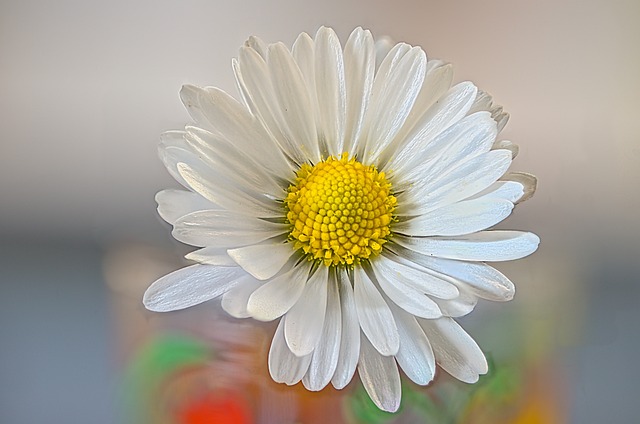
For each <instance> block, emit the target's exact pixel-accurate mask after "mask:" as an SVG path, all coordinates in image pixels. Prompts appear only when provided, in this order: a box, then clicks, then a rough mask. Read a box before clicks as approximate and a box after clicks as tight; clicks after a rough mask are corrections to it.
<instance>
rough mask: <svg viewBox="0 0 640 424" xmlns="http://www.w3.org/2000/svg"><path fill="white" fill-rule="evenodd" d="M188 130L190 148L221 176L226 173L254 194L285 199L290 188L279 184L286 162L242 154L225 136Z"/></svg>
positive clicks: (196, 128) (192, 129) (186, 140)
mask: <svg viewBox="0 0 640 424" xmlns="http://www.w3.org/2000/svg"><path fill="white" fill-rule="evenodd" d="M185 128H186V130H187V133H186V136H185V142H186V143H187V145H188V146H189V147H190V148H191V149H192V150H193V151H195V152H196V153H198V156H199V157H202V158H203V160H205V161H206V162H207V163H208V164H209V166H211V167H212V168H214V169H217V170H218V171H219V173H223V174H224V175H225V177H227V178H228V179H230V180H232V181H233V182H234V183H235V184H237V185H238V186H241V187H247V188H250V189H251V191H252V192H254V193H257V194H265V193H266V194H268V195H269V196H271V197H274V198H282V197H284V193H285V191H284V188H283V187H286V184H279V183H278V182H277V181H276V180H277V179H278V177H277V175H279V174H280V172H281V171H282V168H283V166H284V165H283V163H284V160H283V159H282V158H280V159H281V160H279V161H276V162H270V159H271V158H270V157H267V156H262V157H260V156H256V153H257V151H256V150H255V149H251V150H248V151H247V150H241V149H240V148H239V146H237V145H236V144H235V143H234V142H233V141H230V140H227V139H226V138H225V137H223V136H220V135H216V134H214V133H212V132H209V131H206V130H203V129H202V128H198V127H192V126H186V127H185ZM274 177H275V178H274Z"/></svg>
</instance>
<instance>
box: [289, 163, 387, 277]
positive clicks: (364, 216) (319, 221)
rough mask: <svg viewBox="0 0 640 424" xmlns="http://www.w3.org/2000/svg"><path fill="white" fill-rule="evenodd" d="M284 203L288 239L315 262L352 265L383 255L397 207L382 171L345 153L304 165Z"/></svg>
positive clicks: (328, 264)
mask: <svg viewBox="0 0 640 424" xmlns="http://www.w3.org/2000/svg"><path fill="white" fill-rule="evenodd" d="M288 192H289V194H288V195H287V198H286V199H285V204H286V207H287V220H288V221H289V223H290V224H291V225H292V228H291V233H290V234H289V240H290V241H291V242H292V243H293V247H294V249H302V250H303V251H304V253H305V254H307V255H308V256H309V258H310V259H312V260H318V261H322V262H323V263H324V264H325V265H327V266H330V265H352V264H354V263H355V264H357V263H359V262H360V261H361V260H363V259H368V258H370V257H371V256H373V255H377V254H378V253H380V252H381V251H382V245H383V244H384V243H386V242H387V240H388V238H389V236H390V235H391V230H390V229H389V225H390V224H391V221H392V217H393V210H394V208H395V206H396V198H395V197H394V196H393V195H392V194H391V184H389V183H388V182H387V179H386V178H385V175H384V172H378V171H377V169H376V168H375V166H373V165H371V166H365V165H363V164H362V163H360V162H358V161H356V160H355V158H352V159H349V156H348V154H347V153H343V154H342V157H341V158H340V159H337V158H334V157H333V156H331V157H329V158H328V159H327V160H325V161H323V162H320V163H318V164H316V165H313V166H311V165H307V164H304V165H302V167H301V168H300V170H299V171H298V173H297V178H296V182H295V184H292V185H291V186H289V189H288Z"/></svg>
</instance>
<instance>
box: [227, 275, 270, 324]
mask: <svg viewBox="0 0 640 424" xmlns="http://www.w3.org/2000/svg"><path fill="white" fill-rule="evenodd" d="M262 284H263V282H262V281H260V280H256V279H255V278H253V277H252V276H250V275H245V276H244V277H242V278H241V279H240V280H238V284H236V285H235V286H233V287H231V289H229V291H228V292H226V293H225V294H223V295H222V309H224V310H225V311H226V312H227V313H228V314H229V315H231V316H232V317H235V318H249V317H250V316H251V314H250V313H249V311H247V302H248V301H249V296H251V293H253V292H254V291H255V290H256V289H257V288H258V287H260V286H261V285H262Z"/></svg>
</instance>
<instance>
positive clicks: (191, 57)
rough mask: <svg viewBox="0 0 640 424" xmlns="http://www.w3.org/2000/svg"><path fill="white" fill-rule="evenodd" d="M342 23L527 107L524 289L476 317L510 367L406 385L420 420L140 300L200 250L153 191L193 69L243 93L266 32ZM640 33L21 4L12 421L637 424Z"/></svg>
mask: <svg viewBox="0 0 640 424" xmlns="http://www.w3.org/2000/svg"><path fill="white" fill-rule="evenodd" d="M320 25H328V26H332V27H333V28H334V29H335V30H336V31H337V33H338V35H339V36H340V37H341V39H342V40H343V41H344V40H346V38H347V36H348V34H349V33H350V31H351V30H352V29H353V28H354V27H356V26H363V27H365V28H368V29H371V30H372V32H373V33H374V35H378V36H380V35H385V34H386V35H390V36H392V37H393V38H394V39H396V40H398V41H406V42H409V43H411V44H416V45H421V46H423V47H424V49H425V50H426V51H427V53H428V55H429V56H430V57H434V58H441V59H444V60H446V61H448V62H451V63H453V64H454V65H455V69H456V78H455V79H456V81H463V80H472V81H474V82H475V83H476V84H477V85H478V86H479V87H481V88H482V89H484V90H486V91H488V92H490V93H491V94H492V95H493V96H494V98H495V99H496V101H497V102H498V103H500V104H502V105H504V107H505V109H506V110H507V111H508V112H510V113H511V120H510V122H509V124H508V125H507V127H506V129H505V131H504V132H503V133H502V135H503V136H504V138H506V139H510V140H513V141H514V142H516V143H518V144H519V145H520V155H519V156H518V158H517V159H516V161H515V163H514V167H513V168H514V169H515V170H523V171H528V172H532V173H534V174H536V175H537V176H538V178H539V188H538V192H537V194H536V196H535V197H534V198H533V199H532V200H530V201H528V202H526V203H523V204H522V205H520V206H519V207H518V208H517V210H516V213H515V215H513V216H512V217H510V218H509V219H508V220H507V221H505V222H504V223H502V224H501V227H502V228H516V229H529V230H532V231H535V232H536V233H537V234H539V235H540V236H541V238H542V244H541V247H540V249H539V251H538V252H537V253H536V254H535V255H534V256H532V257H530V258H527V259H524V260H521V261H517V262H514V263H506V264H500V265H499V266H498V267H499V269H501V270H502V271H503V272H505V273H507V275H509V276H510V277H511V278H512V279H513V280H514V281H515V282H516V284H517V288H518V293H517V296H516V298H515V300H514V301H512V302H510V303H509V304H506V305H492V304H482V305H480V306H479V307H478V310H477V311H476V313H475V314H474V315H472V316H471V317H469V318H468V319H464V320H463V325H464V326H465V327H466V328H467V329H468V330H469V332H470V333H471V334H472V335H473V336H474V337H475V338H476V339H477V340H478V342H479V343H480V345H481V346H482V347H483V348H484V350H485V351H486V352H488V355H489V356H490V358H491V361H492V363H493V367H492V370H493V371H492V372H491V373H490V375H488V376H487V377H485V378H484V379H483V380H481V382H480V385H479V386H478V387H475V386H472V387H469V386H466V385H464V384H462V383H458V384H457V383H455V382H452V381H450V380H448V379H447V378H446V376H444V375H441V376H439V377H438V381H437V382H436V384H435V385H433V386H430V387H429V388H427V389H426V390H424V389H418V388H416V387H413V386H409V385H407V386H406V387H405V388H404V389H405V394H404V399H405V406H404V407H403V413H402V417H400V416H396V417H393V416H386V415H380V414H376V413H375V411H372V410H371V409H370V405H368V404H367V403H366V397H364V398H363V396H362V393H361V389H360V388H359V387H357V385H352V386H350V387H349V388H348V389H347V390H345V392H344V393H337V394H336V392H335V391H333V390H332V389H329V390H326V391H324V392H322V393H320V394H318V395H317V396H315V397H313V396H312V397H308V395H306V394H305V393H304V391H302V390H299V389H283V388H281V387H279V386H277V387H274V386H273V385H270V384H269V382H268V378H265V373H266V372H265V370H264V363H263V362H264V354H261V352H262V351H261V350H260V349H263V350H264V349H266V347H265V346H266V344H268V342H269V336H268V335H269V332H270V331H271V329H270V328H269V327H268V326H266V327H265V326H258V325H254V324H253V323H251V322H249V321H232V320H231V321H225V320H227V318H225V317H224V316H223V315H221V314H219V310H218V308H217V307H216V305H215V304H214V302H212V303H210V304H207V305H202V306H201V307H197V308H193V309H192V310H189V311H185V312H181V313H175V314H169V315H163V316H162V317H158V316H156V315H154V314H151V313H148V312H146V311H144V310H143V308H142V305H141V303H140V297H141V294H142V292H143V291H144V289H145V288H146V286H147V285H148V284H149V283H150V282H151V281H153V280H154V279H155V278H156V277H157V276H159V275H162V274H163V273H165V272H167V271H170V270H172V269H176V268H178V267H180V266H181V265H183V262H181V260H180V258H181V256H182V255H183V254H184V253H185V252H187V249H186V248H185V247H184V246H181V245H180V244H178V243H176V242H174V241H172V240H171V237H170V234H169V228H168V226H167V225H165V224H164V223H162V222H161V220H160V219H159V218H158V217H157V215H156V212H155V203H154V200H153V198H154V194H155V193H156V192H157V191H159V190H160V189H162V188H166V187H174V186H176V184H175V183H174V182H173V181H172V180H171V179H170V177H169V175H168V174H167V173H166V172H165V170H164V169H163V167H162V165H161V163H160V161H159V160H158V159H157V155H156V144H157V142H158V135H159V134H160V133H161V132H162V131H164V130H168V129H176V128H180V127H181V126H182V125H183V124H184V123H185V122H186V121H188V116H187V114H186V112H185V111H184V110H183V108H182V105H181V103H180V101H179V99H178V90H179V89H180V86H181V85H182V84H184V83H193V84H199V85H216V86H219V87H221V88H223V89H226V90H228V91H230V92H233V93H234V94H235V85H234V82H233V76H232V72H231V67H230V63H231V58H232V57H234V56H236V52H237V48H238V47H239V46H240V45H241V44H242V43H243V42H244V40H245V39H246V38H247V37H248V36H249V35H252V34H255V35H258V36H260V37H261V38H263V39H265V40H269V41H277V40H282V41H284V42H286V43H287V44H290V43H292V42H293V41H294V39H295V37H296V36H297V34H298V33H300V32H302V31H307V32H309V33H312V34H313V33H315V31H316V30H317V28H318V27H319V26H320ZM639 42H640V2H638V1H637V0H627V1H625V0H613V1H607V0H562V1H552V0H541V1H535V2H533V1H529V2H527V1H510V0H490V1H483V2H476V1H473V0H468V1H466V0H454V1H449V2H444V1H405V0H401V1H394V2H391V1H380V0H373V1H351V0H327V1H315V2H308V1H307V2H305V1H295V0H278V1H271V2H266V1H259V0H245V1H242V2H231V1H221V0H208V1H207V0H200V1H198V0H187V1H182V2H167V1H150V0H149V1H124V0H113V1H110V2H101V1H80V0H57V1H45V0H23V1H19V2H18V1H8V0H3V1H1V2H0V422H2V423H14V424H22V423H25V424H26V423H42V422H47V423H65V424H68V423H97V424H99V423H120V422H123V423H124V422H155V423H160V422H168V423H169V422H185V423H196V422H199V421H196V420H197V419H202V417H209V419H210V420H214V418H212V417H217V418H215V420H218V421H217V422H239V423H242V422H276V423H282V424H285V423H289V422H291V423H294V422H304V423H309V422H338V421H339V420H340V419H342V420H345V422H378V423H383V422H408V423H419V422H423V421H425V420H427V419H431V420H432V421H431V422H470V423H473V422H509V423H580V424H582V423H602V422H608V423H630V422H635V420H637V416H638V412H637V411H638V408H639V407H638V404H637V397H638V393H637V392H638V381H640V367H639V366H638V361H637V358H638V355H640V282H639V281H638V280H639V278H638V276H639V275H640V265H639V262H640V261H639V260H638V258H640V224H639V223H638V218H637V216H638V210H639V209H640V193H639V192H640V190H639V188H638V187H639V186H640V119H639V118H638V115H639V112H640V103H639V100H638V99H639V98H640V78H639V76H640V43H639ZM225 323H226V324H225ZM261 361H262V362H261ZM269 405H271V406H270V408H271V409H269V407H267V406H269ZM247 411H249V412H247ZM330 411H331V412H332V413H336V414H338V415H336V416H329V415H327V414H329V412H330ZM215 414H219V415H215ZM225 414H226V415H225ZM434 414H436V415H434ZM437 414H440V415H437ZM198 417H200V418H198ZM427 417H428V418H427ZM180 420H181V421H180ZM189 420H191V421H189ZM234 420H235V421H234ZM332 420H333V421H332ZM394 420H395V421H394ZM203 422H204V421H203Z"/></svg>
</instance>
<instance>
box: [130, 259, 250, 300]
mask: <svg viewBox="0 0 640 424" xmlns="http://www.w3.org/2000/svg"><path fill="white" fill-rule="evenodd" d="M243 275H244V272H243V271H242V269H241V268H238V267H218V266H212V265H199V264H198V265H191V266H189V267H186V268H182V269H179V270H177V271H174V272H172V273H170V274H167V275H165V276H164V277H161V278H159V279H158V280H156V281H155V282H154V283H153V284H151V286H150V287H149V288H148V289H147V291H146V292H145V293H144V298H143V300H142V302H143V303H144V306H145V307H146V308H147V309H149V310H150V311H155V312H168V311H175V310H178V309H184V308H188V307H190V306H194V305H198V304H200V303H202V302H206V301H207V300H210V299H213V298H215V297H218V296H220V295H221V294H223V293H225V292H226V291H227V290H229V289H230V288H231V287H233V285H235V284H236V283H237V281H238V279H239V278H240V277H241V276H243Z"/></svg>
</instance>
